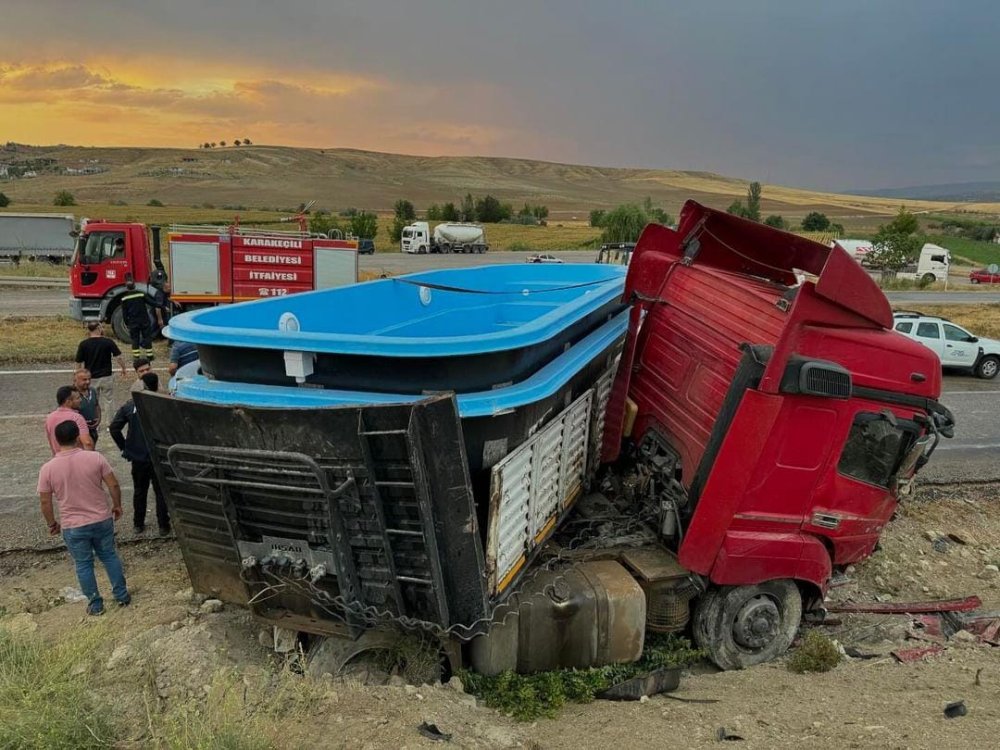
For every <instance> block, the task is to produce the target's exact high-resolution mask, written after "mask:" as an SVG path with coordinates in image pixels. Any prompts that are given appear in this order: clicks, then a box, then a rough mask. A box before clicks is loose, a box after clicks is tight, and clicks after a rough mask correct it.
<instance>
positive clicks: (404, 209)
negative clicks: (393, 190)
mask: <svg viewBox="0 0 1000 750" xmlns="http://www.w3.org/2000/svg"><path fill="white" fill-rule="evenodd" d="M393 211H394V212H395V215H396V218H397V219H406V220H407V221H413V220H414V219H416V218H417V212H416V210H415V209H414V208H413V204H412V203H411V202H410V201H408V200H404V199H402V198H400V199H399V200H398V201H396V205H394V206H393Z"/></svg>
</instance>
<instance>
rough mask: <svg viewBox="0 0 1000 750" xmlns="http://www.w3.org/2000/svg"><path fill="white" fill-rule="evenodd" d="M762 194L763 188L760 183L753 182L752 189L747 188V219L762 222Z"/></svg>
mask: <svg viewBox="0 0 1000 750" xmlns="http://www.w3.org/2000/svg"><path fill="white" fill-rule="evenodd" d="M760 194H761V187H760V183H759V182H756V181H754V182H751V183H750V187H749V188H747V212H746V218H748V219H750V220H751V221H760Z"/></svg>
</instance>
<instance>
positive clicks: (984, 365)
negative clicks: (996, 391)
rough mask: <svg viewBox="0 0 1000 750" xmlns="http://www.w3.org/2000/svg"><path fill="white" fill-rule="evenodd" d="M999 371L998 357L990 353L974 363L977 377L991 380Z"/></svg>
mask: <svg viewBox="0 0 1000 750" xmlns="http://www.w3.org/2000/svg"><path fill="white" fill-rule="evenodd" d="M998 372H1000V357H996V356H994V355H992V354H991V355H990V356H988V357H983V358H982V359H980V360H979V361H978V362H977V363H976V367H975V374H976V377H977V378H982V379H983V380H993V378H995V377H996V376H997V373H998Z"/></svg>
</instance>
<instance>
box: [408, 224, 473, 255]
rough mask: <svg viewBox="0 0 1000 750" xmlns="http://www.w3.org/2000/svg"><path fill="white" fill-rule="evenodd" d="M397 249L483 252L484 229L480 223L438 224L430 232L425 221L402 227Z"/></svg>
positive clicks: (437, 251)
mask: <svg viewBox="0 0 1000 750" xmlns="http://www.w3.org/2000/svg"><path fill="white" fill-rule="evenodd" d="M399 249H400V250H401V251H402V252H404V253H421V254H423V253H485V252H486V251H487V250H489V249H490V246H489V245H488V244H486V230H485V229H484V228H483V227H482V225H480V224H466V223H445V224H438V225H437V226H436V227H434V231H433V232H431V228H430V224H428V223H427V222H426V221H415V222H413V223H412V224H410V225H408V226H406V227H403V234H402V236H401V237H400V240H399Z"/></svg>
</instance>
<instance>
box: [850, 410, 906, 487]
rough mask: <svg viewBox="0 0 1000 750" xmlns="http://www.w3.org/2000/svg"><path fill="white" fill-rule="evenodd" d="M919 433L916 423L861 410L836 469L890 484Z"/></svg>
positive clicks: (852, 475)
mask: <svg viewBox="0 0 1000 750" xmlns="http://www.w3.org/2000/svg"><path fill="white" fill-rule="evenodd" d="M911 424H912V427H911V426H910V425H911ZM918 434H919V433H918V428H917V426H916V425H915V424H913V423H909V422H906V421H905V420H896V424H892V423H891V422H890V421H889V419H887V418H886V415H884V414H875V413H872V412H861V413H860V414H858V415H857V416H856V417H855V418H854V424H852V425H851V432H850V435H848V437H847V442H846V443H845V444H844V451H843V453H841V454H840V463H839V464H838V465H837V471H839V472H840V473H841V474H843V475H845V476H848V477H852V478H853V479H858V480H860V481H862V482H866V483H867V484H874V485H878V486H879V487H889V486H890V485H892V482H893V480H894V479H895V478H896V476H897V474H898V473H899V469H900V466H901V464H902V463H903V460H904V459H905V458H907V456H908V455H909V453H910V449H911V448H912V447H913V446H914V444H915V443H916V442H917V436H918Z"/></svg>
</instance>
